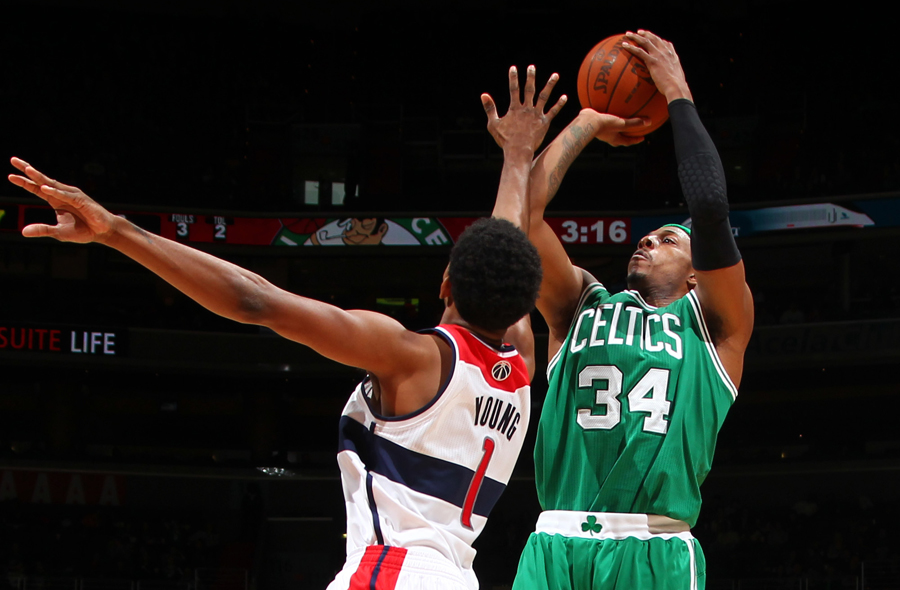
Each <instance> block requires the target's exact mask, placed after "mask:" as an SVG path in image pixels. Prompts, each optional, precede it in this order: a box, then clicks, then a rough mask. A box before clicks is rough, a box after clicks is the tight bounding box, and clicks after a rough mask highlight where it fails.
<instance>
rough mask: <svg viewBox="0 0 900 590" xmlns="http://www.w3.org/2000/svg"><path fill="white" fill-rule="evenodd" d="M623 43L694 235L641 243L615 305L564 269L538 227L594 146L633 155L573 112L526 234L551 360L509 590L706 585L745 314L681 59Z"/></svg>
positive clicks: (666, 235)
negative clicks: (713, 481) (643, 83)
mask: <svg viewBox="0 0 900 590" xmlns="http://www.w3.org/2000/svg"><path fill="white" fill-rule="evenodd" d="M627 38H628V44H626V45H625V48H626V49H627V50H628V51H630V52H631V53H632V54H634V55H635V56H636V57H638V58H640V59H641V60H643V61H644V62H645V63H646V65H647V68H648V69H649V71H650V73H651V75H652V78H653V81H654V82H655V84H656V86H657V88H658V89H659V91H660V92H661V93H662V94H664V95H665V97H666V100H667V102H668V109H669V115H670V118H671V120H672V128H673V132H674V138H675V152H676V157H677V159H678V175H679V178H680V181H681V186H682V190H683V192H684V196H685V200H686V201H687V204H688V209H689V211H690V214H691V219H692V227H691V228H690V229H688V228H685V227H681V226H675V225H672V226H665V227H661V228H659V229H657V230H656V231H653V232H651V233H650V234H648V235H646V236H644V237H643V238H641V240H640V241H639V242H638V248H637V250H636V251H635V253H634V255H633V256H632V257H631V259H630V261H629V263H628V275H627V284H628V290H626V291H624V292H622V293H617V294H612V293H610V292H609V291H607V290H606V288H605V287H604V286H603V285H602V284H600V283H599V282H598V281H597V280H596V279H595V278H594V277H592V276H591V275H590V274H588V273H587V272H586V271H584V270H582V269H580V268H577V267H575V266H573V265H572V263H571V261H570V260H569V258H568V256H567V255H566V253H565V251H564V250H563V247H562V244H561V243H560V241H559V239H558V238H557V237H556V235H555V234H554V232H553V231H552V229H551V228H550V227H549V226H548V225H547V224H546V223H544V222H543V221H542V217H543V213H544V208H545V207H546V205H547V203H548V202H549V201H550V200H551V199H552V198H553V196H554V195H555V193H556V191H557V189H558V188H559V183H560V181H561V180H562V177H563V175H564V174H565V172H566V170H567V169H568V167H569V165H570V164H571V162H572V160H574V158H575V157H576V156H577V155H578V154H579V153H580V152H581V150H582V149H584V147H585V146H586V145H587V144H588V143H589V142H590V140H591V139H592V138H594V137H596V138H598V139H600V140H602V141H605V142H607V143H610V144H612V145H626V144H632V143H636V142H638V141H640V138H632V137H627V136H624V135H621V131H624V130H628V129H629V128H630V126H632V125H634V124H635V122H634V121H625V120H623V119H620V118H618V117H614V116H612V115H605V114H600V113H597V112H595V111H592V110H588V109H586V110H583V111H582V112H581V113H580V114H579V115H578V117H577V118H576V119H575V121H573V122H572V124H571V125H569V126H568V127H567V128H566V129H565V130H564V131H563V133H561V134H560V136H559V137H557V138H556V140H554V141H553V143H552V144H551V145H550V146H549V147H548V148H547V149H546V150H545V151H544V152H543V153H542V154H541V155H540V156H539V157H538V159H537V160H536V161H535V163H534V168H533V171H532V175H531V187H530V202H531V207H532V212H531V214H532V217H531V231H530V238H531V240H532V242H533V243H534V244H535V245H536V246H537V248H538V251H539V252H540V254H541V259H542V264H543V269H544V278H543V283H542V285H541V293H540V298H539V299H538V301H537V307H538V309H539V310H540V312H541V314H542V315H543V316H544V318H545V319H546V320H547V324H548V326H549V328H550V338H549V340H550V346H549V356H550V358H551V360H550V363H549V367H548V371H547V374H548V381H549V392H548V395H547V398H546V400H545V402H544V407H543V410H542V412H541V418H540V424H539V427H538V438H537V446H536V448H535V468H536V484H537V491H538V497H539V500H540V502H541V506H542V508H543V510H544V512H542V513H541V515H540V517H539V519H538V522H537V527H536V532H535V533H532V534H531V536H530V537H529V539H528V542H527V545H526V547H525V549H524V551H523V553H522V557H521V560H520V562H519V570H518V573H517V576H516V580H515V583H514V585H513V587H514V588H515V589H517V590H526V589H527V590H534V589H541V588H554V589H558V588H580V589H593V590H597V589H607V588H609V589H611V588H614V587H615V588H641V589H644V590H646V589H662V588H672V589H674V588H683V589H690V590H694V589H696V588H703V586H704V583H705V567H704V559H703V554H702V552H701V550H700V546H699V544H698V543H697V542H696V540H695V539H694V538H693V536H692V535H691V533H690V528H691V527H692V526H693V525H694V524H695V523H696V520H697V516H698V514H699V512H700V490H699V488H700V484H701V483H702V482H703V480H704V479H705V478H706V475H707V473H708V471H709V469H710V466H711V463H712V458H713V452H714V449H715V442H716V436H717V434H718V431H719V428H720V427H721V425H722V421H723V420H724V418H725V414H726V412H727V411H728V409H729V408H730V406H731V404H732V403H733V402H734V400H735V398H736V396H737V386H738V385H739V384H740V381H741V374H742V370H743V357H744V350H745V349H746V347H747V343H748V341H749V339H750V334H751V330H752V327H753V303H752V298H751V295H750V290H749V289H748V287H747V284H746V282H745V280H744V265H743V262H742V261H741V256H740V253H739V252H738V249H737V246H736V245H735V242H734V238H733V236H732V232H731V227H730V224H729V221H728V210H729V208H728V201H727V198H726V194H725V177H724V173H723V170H722V165H721V162H720V160H719V156H718V153H717V152H716V149H715V146H714V145H713V143H712V140H711V139H710V137H709V134H708V133H707V132H706V130H705V129H704V128H703V125H702V124H701V122H700V119H699V117H698V116H697V111H696V109H695V107H694V104H693V102H692V97H691V92H690V89H689V88H688V85H687V82H686V80H685V77H684V72H683V71H682V68H681V64H680V62H679V59H678V56H677V54H676V53H675V50H674V48H673V46H672V44H671V43H669V42H667V41H664V40H663V39H660V38H659V37H657V36H656V35H654V34H652V33H650V32H647V31H638V33H637V34H634V33H628V34H627ZM573 556H574V557H573ZM571 560H574V561H571Z"/></svg>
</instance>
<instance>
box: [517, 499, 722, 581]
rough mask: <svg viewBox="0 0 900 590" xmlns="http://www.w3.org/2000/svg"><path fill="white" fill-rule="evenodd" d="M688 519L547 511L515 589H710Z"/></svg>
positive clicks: (521, 563) (527, 549) (530, 542)
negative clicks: (684, 520) (707, 586)
mask: <svg viewBox="0 0 900 590" xmlns="http://www.w3.org/2000/svg"><path fill="white" fill-rule="evenodd" d="M705 587H706V560H705V559H704V558H703V552H702V551H701V549H700V544H699V543H698V542H697V540H696V539H694V537H693V536H692V535H691V533H690V528H689V527H688V525H687V523H685V522H682V521H679V520H674V519H671V518H667V517H664V516H655V515H647V514H615V513H610V512H574V511H565V510H550V511H546V512H542V513H541V515H540V517H539V518H538V522H537V527H536V530H535V532H533V533H531V535H530V536H529V538H528V542H527V543H526V544H525V549H524V550H523V551H522V557H521V558H520V559H519V569H518V572H517V573H516V579H515V582H513V590H542V589H543V590H613V589H615V588H618V589H619V590H626V589H627V590H638V589H639V590H704V588H705Z"/></svg>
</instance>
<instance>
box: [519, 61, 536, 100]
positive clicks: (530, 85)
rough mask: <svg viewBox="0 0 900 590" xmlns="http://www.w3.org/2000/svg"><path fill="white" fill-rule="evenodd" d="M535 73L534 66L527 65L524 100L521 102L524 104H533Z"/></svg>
mask: <svg viewBox="0 0 900 590" xmlns="http://www.w3.org/2000/svg"><path fill="white" fill-rule="evenodd" d="M536 75H537V70H535V68H534V66H533V65H531V66H528V70H526V74H525V101H524V102H523V103H522V104H524V105H525V106H529V107H530V106H532V105H534V90H535V85H534V78H535V76H536Z"/></svg>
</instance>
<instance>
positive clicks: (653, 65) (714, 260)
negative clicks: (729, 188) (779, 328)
mask: <svg viewBox="0 0 900 590" xmlns="http://www.w3.org/2000/svg"><path fill="white" fill-rule="evenodd" d="M626 37H627V38H628V40H629V43H624V44H623V46H624V47H625V48H626V49H627V50H628V51H630V52H631V53H632V54H634V55H635V56H637V57H639V58H640V59H642V60H643V61H644V63H645V64H647V69H648V70H649V71H650V75H651V76H652V77H653V81H654V83H655V84H656V87H657V88H658V89H659V91H660V92H661V93H662V94H663V95H665V97H666V100H667V101H668V103H669V119H670V120H671V122H672V133H673V135H674V139H675V156H676V159H677V160H678V177H679V180H680V181H681V189H682V192H683V193H684V198H685V201H686V202H687V206H688V212H689V213H690V214H691V222H692V226H691V258H692V262H693V267H694V270H695V271H696V278H697V287H696V289H697V297H698V299H699V300H700V304H701V305H702V307H703V310H704V312H706V314H707V315H710V316H713V317H714V318H715V320H716V321H714V322H713V325H714V326H716V329H715V330H714V333H713V334H712V336H713V340H714V342H715V344H716V349H717V350H718V352H719V356H720V357H721V358H722V362H723V364H724V365H725V368H726V370H727V371H728V373H729V376H730V377H731V379H732V381H734V382H735V384H738V383H740V379H741V373H742V369H743V355H744V350H745V349H746V347H747V343H748V342H749V340H750V334H751V332H752V330H753V298H752V296H751V294H750V289H749V288H748V287H747V284H746V282H745V279H744V263H743V261H742V260H741V254H740V252H739V251H738V249H737V245H736V244H735V241H734V236H733V234H732V231H731V224H730V223H729V220H728V212H729V206H728V196H727V193H726V189H725V172H724V170H723V168H722V162H721V160H720V159H719V153H718V151H716V147H715V145H714V144H713V142H712V139H711V138H710V136H709V133H708V132H707V131H706V128H705V127H703V124H702V123H701V122H700V117H699V116H698V115H697V109H696V107H695V106H694V103H693V97H692V96H691V91H690V89H689V88H688V85H687V81H686V79H685V76H684V71H683V70H682V68H681V63H680V61H679V59H678V54H677V53H675V48H674V47H673V45H672V44H671V43H670V42H668V41H666V40H664V39H660V38H659V37H657V36H656V35H654V34H653V33H651V32H649V31H642V30H639V31H638V32H637V33H627V34H626Z"/></svg>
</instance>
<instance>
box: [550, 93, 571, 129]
mask: <svg viewBox="0 0 900 590" xmlns="http://www.w3.org/2000/svg"><path fill="white" fill-rule="evenodd" d="M568 100H569V97H568V96H566V95H565V94H563V95H562V96H560V97H559V100H557V101H556V104H555V105H553V106H552V107H551V108H550V110H549V111H547V115H546V117H547V122H550V121H552V120H553V117H555V116H556V115H557V114H558V113H559V111H560V110H562V108H563V107H564V106H566V102H567V101H568Z"/></svg>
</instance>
